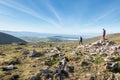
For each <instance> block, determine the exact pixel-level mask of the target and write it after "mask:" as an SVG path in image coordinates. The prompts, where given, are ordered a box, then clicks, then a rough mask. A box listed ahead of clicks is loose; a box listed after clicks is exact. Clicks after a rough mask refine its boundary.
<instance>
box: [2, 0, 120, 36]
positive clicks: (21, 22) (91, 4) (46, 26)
mask: <svg viewBox="0 0 120 80" xmlns="http://www.w3.org/2000/svg"><path fill="white" fill-rule="evenodd" d="M119 4H120V0H0V30H7V31H27V32H39V33H55V34H96V33H101V32H102V29H103V28H105V29H106V31H107V33H119V32H120V5H119Z"/></svg>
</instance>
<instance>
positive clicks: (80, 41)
mask: <svg viewBox="0 0 120 80" xmlns="http://www.w3.org/2000/svg"><path fill="white" fill-rule="evenodd" d="M80 44H81V45H82V44H83V38H82V36H80V40H79V45H80Z"/></svg>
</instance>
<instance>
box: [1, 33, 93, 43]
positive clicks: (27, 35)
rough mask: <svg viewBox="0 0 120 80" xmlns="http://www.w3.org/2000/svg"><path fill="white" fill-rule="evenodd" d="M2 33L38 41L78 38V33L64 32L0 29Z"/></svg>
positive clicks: (84, 36) (64, 40) (87, 36)
mask: <svg viewBox="0 0 120 80" xmlns="http://www.w3.org/2000/svg"><path fill="white" fill-rule="evenodd" d="M0 32H3V33H7V34H10V35H13V36H15V37H18V38H20V39H23V40H25V41H27V42H39V41H47V42H67V41H73V40H78V39H79V36H80V35H65V34H49V33H36V32H14V31H0ZM81 36H83V38H89V37H91V36H93V35H92V34H89V35H81Z"/></svg>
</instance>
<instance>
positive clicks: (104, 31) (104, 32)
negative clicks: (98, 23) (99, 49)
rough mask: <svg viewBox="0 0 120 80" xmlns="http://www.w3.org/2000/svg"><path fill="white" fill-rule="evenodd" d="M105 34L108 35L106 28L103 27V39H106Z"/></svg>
mask: <svg viewBox="0 0 120 80" xmlns="http://www.w3.org/2000/svg"><path fill="white" fill-rule="evenodd" d="M105 36H106V30H105V29H104V28H103V35H102V39H103V41H105Z"/></svg>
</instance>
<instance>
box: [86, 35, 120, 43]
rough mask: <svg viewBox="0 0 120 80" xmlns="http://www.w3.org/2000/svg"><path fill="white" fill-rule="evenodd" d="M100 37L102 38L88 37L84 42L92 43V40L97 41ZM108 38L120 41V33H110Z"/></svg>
mask: <svg viewBox="0 0 120 80" xmlns="http://www.w3.org/2000/svg"><path fill="white" fill-rule="evenodd" d="M100 39H102V37H101V36H97V37H93V38H88V39H85V40H84V43H92V42H95V41H97V40H100ZM106 39H109V40H112V41H116V42H119V43H120V33H114V34H108V35H107V36H106Z"/></svg>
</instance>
